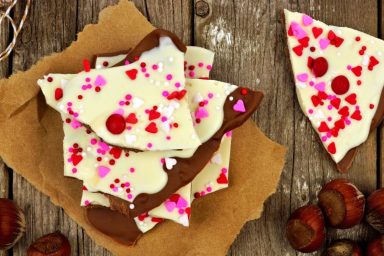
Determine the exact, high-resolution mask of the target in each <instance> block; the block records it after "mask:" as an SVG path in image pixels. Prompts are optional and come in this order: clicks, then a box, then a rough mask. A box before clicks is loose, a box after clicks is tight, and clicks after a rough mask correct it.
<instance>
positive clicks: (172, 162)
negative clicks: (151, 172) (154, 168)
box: [165, 157, 177, 170]
mask: <svg viewBox="0 0 384 256" xmlns="http://www.w3.org/2000/svg"><path fill="white" fill-rule="evenodd" d="M176 163H177V161H176V159H175V158H170V157H167V158H165V167H166V168H167V169H168V170H172V168H173V166H174V165H175V164H176Z"/></svg>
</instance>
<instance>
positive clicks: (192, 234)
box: [0, 0, 285, 256]
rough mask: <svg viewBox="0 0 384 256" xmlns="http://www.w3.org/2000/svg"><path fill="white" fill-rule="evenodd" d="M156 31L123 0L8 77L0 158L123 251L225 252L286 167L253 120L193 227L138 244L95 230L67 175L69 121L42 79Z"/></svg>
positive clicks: (155, 234)
mask: <svg viewBox="0 0 384 256" xmlns="http://www.w3.org/2000/svg"><path fill="white" fill-rule="evenodd" d="M152 29H153V26H152V25H151V24H150V23H149V22H148V21H147V20H146V18H145V17H144V16H142V15H141V14H140V12H139V11H138V10H137V9H136V8H135V7H134V5H133V4H132V3H130V2H128V1H127V0H122V1H121V2H120V3H119V4H118V5H116V6H111V7H108V8H106V9H105V10H103V11H102V12H101V13H100V17H99V23H98V24H96V25H88V26H86V27H85V29H84V31H83V32H81V33H80V34H79V35H78V40H77V41H76V42H74V43H72V45H71V46H70V47H69V48H67V49H66V50H65V51H63V52H62V53H58V54H53V55H52V56H49V57H45V58H44V59H43V60H41V61H39V62H38V63H37V64H36V65H34V66H33V67H32V68H31V69H29V70H28V71H26V72H20V73H17V74H15V75H13V76H12V77H11V78H10V79H3V80H1V81H0V156H1V157H2V158H3V160H4V161H5V163H6V164H7V165H8V166H10V167H11V168H13V170H14V171H16V172H17V173H19V174H21V175H22V176H24V177H25V178H26V179H27V180H28V181H29V182H30V183H32V184H33V185H34V186H35V187H36V188H37V189H38V190H40V191H42V192H43V193H45V194H46V195H48V196H49V197H50V198H51V201H52V202H53V203H54V204H56V205H58V206H60V207H63V208H64V210H65V212H66V213H67V214H68V215H69V216H70V217H71V218H73V219H74V220H75V221H76V222H77V223H78V224H79V225H81V226H82V227H83V228H84V229H85V230H86V232H87V233H88V234H89V235H90V236H91V237H92V238H93V239H94V240H95V241H96V242H97V243H98V244H100V245H102V246H104V247H105V248H107V249H108V250H110V251H111V252H113V253H114V254H116V255H167V256H168V255H224V254H225V253H226V251H227V250H228V248H229V246H230V245H231V243H232V242H233V240H234V239H235V237H236V235H237V234H238V233H239V232H240V229H241V227H242V226H243V225H244V223H245V222H246V221H248V220H252V219H256V218H258V217H260V214H261V212H262V209H263V202H264V201H265V200H266V199H267V197H268V196H269V195H271V194H272V193H273V192H274V191H275V189H276V185H277V183H278V181H279V177H280V174H281V170H282V168H283V165H284V156H285V149H284V148H283V147H282V146H280V145H278V144H276V143H274V142H272V141H271V140H269V139H268V138H267V137H266V136H265V135H264V134H263V133H262V132H261V131H260V130H259V129H258V128H257V127H256V125H255V124H254V123H253V122H252V121H248V122H247V123H246V124H245V125H243V127H241V128H239V129H237V130H236V131H235V132H234V137H233V144H232V145H233V146H232V157H231V166H230V179H229V180H230V187H229V188H228V189H225V190H222V191H219V192H216V193H214V194H212V195H208V196H206V197H204V198H202V199H199V200H196V201H195V202H194V204H193V208H192V219H191V226H190V227H189V228H184V227H182V226H180V225H178V224H174V223H171V222H169V221H168V222H165V223H163V224H160V225H158V226H157V227H155V229H154V230H152V231H150V232H148V233H146V234H145V235H144V236H143V237H142V238H141V239H140V240H139V241H138V244H137V245H136V246H134V247H125V246H123V245H120V244H118V243H116V242H115V241H113V240H112V239H110V238H108V237H106V236H105V235H103V234H101V233H100V232H98V231H97V230H95V229H94V228H93V227H92V226H91V225H90V224H89V223H88V222H87V221H86V219H85V218H84V209H83V208H81V207H80V206H79V204H80V197H81V188H82V183H81V182H80V181H78V180H75V179H72V178H65V177H64V176H63V149H62V140H63V136H64V135H63V129H62V121H61V119H60V116H59V114H58V113H57V112H56V111H54V110H53V109H51V108H50V107H48V106H47V105H46V103H45V101H44V98H43V96H42V94H41V93H40V92H39V88H38V86H37V85H36V81H37V79H39V78H41V77H43V75H44V74H48V73H51V72H56V73H75V72H79V71H80V70H82V60H83V59H85V58H88V59H90V58H91V56H92V55H94V54H97V53H105V52H116V51H120V50H126V49H128V48H130V47H133V46H135V45H136V44H137V43H138V42H139V41H140V40H141V39H142V38H143V37H144V36H145V35H146V34H147V33H148V32H150V31H151V30H152ZM52 40H53V39H52Z"/></svg>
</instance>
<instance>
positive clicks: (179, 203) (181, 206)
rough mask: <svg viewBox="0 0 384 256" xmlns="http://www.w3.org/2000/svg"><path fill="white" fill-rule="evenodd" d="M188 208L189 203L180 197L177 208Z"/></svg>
mask: <svg viewBox="0 0 384 256" xmlns="http://www.w3.org/2000/svg"><path fill="white" fill-rule="evenodd" d="M187 206H188V202H187V201H186V200H185V199H184V198H182V197H180V198H179V200H177V204H176V207H177V208H179V209H181V208H185V207H187Z"/></svg>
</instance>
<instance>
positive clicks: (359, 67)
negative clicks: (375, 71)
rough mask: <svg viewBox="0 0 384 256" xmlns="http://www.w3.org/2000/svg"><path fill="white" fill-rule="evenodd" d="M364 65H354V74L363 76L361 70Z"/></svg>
mask: <svg viewBox="0 0 384 256" xmlns="http://www.w3.org/2000/svg"><path fill="white" fill-rule="evenodd" d="M362 70H363V69H362V67H361V66H356V67H353V68H352V69H351V71H352V72H353V74H355V76H361V71H362Z"/></svg>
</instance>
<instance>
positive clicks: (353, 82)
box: [285, 10, 384, 163]
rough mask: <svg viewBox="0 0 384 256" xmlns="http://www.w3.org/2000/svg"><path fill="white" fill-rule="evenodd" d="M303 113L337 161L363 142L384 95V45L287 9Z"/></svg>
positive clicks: (354, 32)
mask: <svg viewBox="0 0 384 256" xmlns="http://www.w3.org/2000/svg"><path fill="white" fill-rule="evenodd" d="M285 23H286V29H287V31H288V35H287V39H288V48H289V52H290V59H291V64H292V69H293V73H294V79H295V84H296V93H297V97H298V99H299V103H300V106H301V109H302V110H303V112H304V114H305V115H306V116H307V117H308V118H309V119H310V121H311V123H312V126H313V127H314V129H315V130H316V132H317V133H318V135H319V136H320V139H321V141H322V143H323V145H324V147H325V148H326V149H327V151H328V153H329V154H330V155H331V157H332V158H333V160H334V161H335V162H336V163H338V162H340V161H341V160H342V159H343V158H344V156H345V155H346V153H347V152H348V151H349V150H351V149H352V148H355V147H357V146H359V145H360V144H361V143H363V142H364V141H365V140H366V139H367V137H368V135H369V131H370V127H371V122H372V118H373V116H374V115H375V113H376V111H377V107H378V103H379V101H380V97H381V92H382V90H383V85H384V78H383V76H382V74H383V73H384V56H383V53H384V41H382V40H380V39H377V38H375V37H372V36H370V35H367V34H365V33H362V32H360V31H357V30H353V29H350V28H345V27H335V26H329V25H326V24H324V23H323V22H320V21H317V20H314V19H312V18H311V17H309V16H307V15H305V14H302V13H294V12H290V11H287V10H285Z"/></svg>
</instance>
